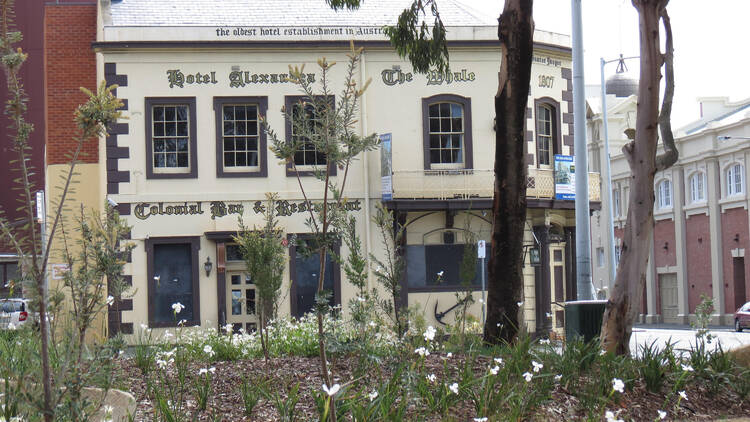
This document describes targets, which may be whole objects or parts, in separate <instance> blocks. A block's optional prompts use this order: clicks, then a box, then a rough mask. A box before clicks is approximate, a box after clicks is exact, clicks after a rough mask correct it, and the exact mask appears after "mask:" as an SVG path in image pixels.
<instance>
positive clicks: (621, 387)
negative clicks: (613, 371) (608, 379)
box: [612, 378, 625, 393]
mask: <svg viewBox="0 0 750 422" xmlns="http://www.w3.org/2000/svg"><path fill="white" fill-rule="evenodd" d="M612 389H613V390H615V391H617V392H618V393H624V392H625V383H624V382H622V380H621V379H619V378H612Z"/></svg>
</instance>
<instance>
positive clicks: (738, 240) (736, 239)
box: [734, 233, 740, 243]
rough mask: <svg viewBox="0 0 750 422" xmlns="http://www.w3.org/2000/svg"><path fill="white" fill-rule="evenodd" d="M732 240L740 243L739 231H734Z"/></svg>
mask: <svg viewBox="0 0 750 422" xmlns="http://www.w3.org/2000/svg"><path fill="white" fill-rule="evenodd" d="M734 241H735V242H737V243H740V234H739V233H735V234H734Z"/></svg>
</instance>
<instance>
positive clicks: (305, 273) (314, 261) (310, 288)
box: [290, 247, 340, 318]
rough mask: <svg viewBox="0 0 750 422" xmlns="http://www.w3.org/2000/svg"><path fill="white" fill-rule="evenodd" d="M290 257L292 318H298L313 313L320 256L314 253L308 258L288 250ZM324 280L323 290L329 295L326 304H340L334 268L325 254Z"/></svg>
mask: <svg viewBox="0 0 750 422" xmlns="http://www.w3.org/2000/svg"><path fill="white" fill-rule="evenodd" d="M290 254H291V255H292V256H291V258H292V263H293V265H294V268H293V270H292V289H291V305H292V312H291V313H292V316H293V317H295V318H300V317H301V316H303V315H304V314H306V313H308V312H314V310H315V309H314V308H315V293H316V292H317V291H318V278H319V275H320V255H319V254H318V253H317V252H315V253H312V254H310V255H309V256H303V255H302V254H300V253H297V248H296V247H294V248H290ZM325 265H326V266H325V269H326V271H325V279H324V280H323V288H324V289H325V290H327V291H329V292H330V293H331V296H330V298H329V300H328V304H329V305H331V306H334V305H336V304H338V303H340V298H339V295H340V293H339V283H338V280H337V279H338V277H337V274H336V272H335V271H336V268H335V266H334V263H333V258H332V257H331V254H330V253H327V254H326V264H325Z"/></svg>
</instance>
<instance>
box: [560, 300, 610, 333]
mask: <svg viewBox="0 0 750 422" xmlns="http://www.w3.org/2000/svg"><path fill="white" fill-rule="evenodd" d="M606 305H607V301H606V300H575V301H570V302H565V340H566V341H570V340H573V338H574V337H583V340H584V341H585V342H586V343H588V342H590V341H591V340H593V339H594V338H596V337H598V336H599V334H600V333H601V329H602V317H603V316H604V308H605V306H606Z"/></svg>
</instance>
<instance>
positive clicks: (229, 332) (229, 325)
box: [224, 324, 234, 334]
mask: <svg viewBox="0 0 750 422" xmlns="http://www.w3.org/2000/svg"><path fill="white" fill-rule="evenodd" d="M233 329H234V328H233V327H232V324H227V325H225V326H224V331H225V332H226V333H227V334H232V330H233Z"/></svg>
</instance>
